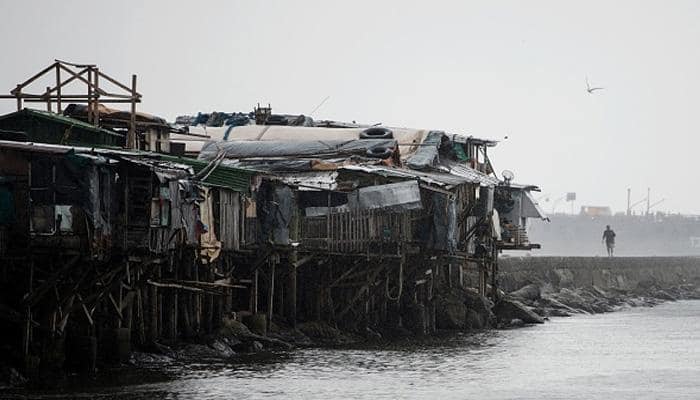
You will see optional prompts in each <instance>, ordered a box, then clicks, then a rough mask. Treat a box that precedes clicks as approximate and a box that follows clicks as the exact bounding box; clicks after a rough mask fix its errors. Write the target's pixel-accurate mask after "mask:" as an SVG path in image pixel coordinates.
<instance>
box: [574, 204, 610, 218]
mask: <svg viewBox="0 0 700 400" xmlns="http://www.w3.org/2000/svg"><path fill="white" fill-rule="evenodd" d="M581 215H585V216H588V217H610V216H611V215H612V210H611V209H610V207H601V206H581Z"/></svg>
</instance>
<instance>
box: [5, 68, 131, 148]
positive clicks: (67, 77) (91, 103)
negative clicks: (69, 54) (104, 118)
mask: <svg viewBox="0 0 700 400" xmlns="http://www.w3.org/2000/svg"><path fill="white" fill-rule="evenodd" d="M51 75H54V76H55V82H56V83H55V85H54V86H53V87H52V86H47V87H46V88H45V90H44V91H43V92H41V93H30V92H28V91H27V90H28V88H29V87H30V86H31V85H32V84H33V83H34V82H36V81H37V80H38V79H40V78H42V77H45V76H51ZM101 80H102V81H103V82H104V81H106V82H109V83H111V84H112V85H114V86H115V87H117V88H118V89H119V91H121V93H110V92H107V91H106V90H104V89H103V88H101V87H100V81H101ZM76 81H77V82H80V83H82V84H84V85H85V87H86V93H85V94H64V93H63V89H64V88H65V87H66V86H67V85H68V84H69V83H72V82H76ZM141 97H142V95H141V93H139V92H138V91H137V90H136V75H132V76H131V85H130V86H129V85H127V84H124V83H121V82H119V81H118V80H116V79H114V78H113V77H111V76H109V75H107V74H106V73H104V72H103V71H101V70H100V69H99V68H98V67H97V65H95V64H77V63H71V62H67V61H61V60H54V62H53V63H52V64H51V65H49V66H47V67H46V68H44V69H42V70H41V71H39V72H37V73H36V74H34V75H32V76H31V77H30V78H28V79H27V80H25V81H24V82H22V83H19V84H17V86H16V87H15V88H14V89H12V90H10V94H9V95H0V99H15V100H16V101H17V111H21V110H22V108H23V103H24V102H27V103H46V109H47V111H49V112H53V105H54V104H55V105H56V112H57V113H59V114H60V113H61V112H63V104H64V103H66V102H72V103H81V104H87V109H88V123H91V124H93V125H95V126H96V127H98V126H99V124H100V110H99V104H100V103H127V104H130V105H131V119H130V124H129V133H128V136H127V140H126V146H127V148H135V147H136V103H140V102H141Z"/></svg>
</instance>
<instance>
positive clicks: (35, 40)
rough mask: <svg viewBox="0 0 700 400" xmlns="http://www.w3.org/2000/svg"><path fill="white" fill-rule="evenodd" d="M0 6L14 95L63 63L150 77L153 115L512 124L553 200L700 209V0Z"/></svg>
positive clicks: (470, 130)
mask: <svg viewBox="0 0 700 400" xmlns="http://www.w3.org/2000/svg"><path fill="white" fill-rule="evenodd" d="M0 4H1V6H0V10H1V11H2V24H0V38H2V39H0V44H1V48H0V50H2V55H3V60H2V62H0V90H1V91H2V92H3V93H9V90H10V89H11V88H13V87H14V86H15V85H16V84H17V83H19V82H21V81H23V80H24V79H26V78H28V77H29V76H30V75H31V74H33V73H34V72H37V71H38V70H39V69H41V68H43V67H44V66H46V65H48V64H49V63H51V62H53V60H54V58H59V59H64V60H70V61H74V62H84V63H96V64H98V65H99V67H100V68H101V69H102V70H103V71H105V72H107V73H108V74H111V75H112V76H114V77H116V78H118V79H122V80H123V81H125V82H126V81H129V79H130V76H131V74H132V73H135V74H137V75H138V77H139V89H140V92H141V93H142V94H143V95H144V97H143V103H142V104H141V105H140V106H139V107H140V108H139V109H140V110H142V111H146V112H151V113H154V114H158V115H161V116H163V117H166V118H167V119H169V120H172V119H174V117H175V116H176V115H178V114H183V113H196V112H197V111H211V110H221V111H237V110H241V111H249V110H251V109H252V107H253V105H254V104H256V103H257V102H261V103H268V102H269V103H271V104H272V107H273V110H274V111H277V112H285V113H306V114H308V113H309V112H310V111H311V110H312V109H313V108H314V107H315V106H316V105H317V104H318V103H319V102H320V101H321V100H322V99H323V98H324V97H326V96H330V99H329V100H328V101H327V102H326V103H325V104H324V105H323V107H321V108H320V109H319V110H318V111H317V112H316V113H315V114H314V115H313V116H314V117H315V118H330V119H340V120H357V121H358V122H367V123H377V122H383V123H384V124H388V125H395V126H409V127H421V128H431V129H444V130H448V131H450V132H454V133H466V134H472V135H474V136H479V137H489V138H493V139H503V138H504V136H506V135H507V136H508V137H509V138H508V139H507V140H505V141H504V142H503V143H501V144H500V145H499V146H498V147H496V148H495V149H494V150H493V152H492V155H493V159H494V162H495V165H496V168H497V169H498V171H499V173H500V171H501V170H503V169H511V170H513V171H514V172H515V175H516V180H517V181H520V182H524V183H534V184H538V185H540V186H541V187H542V189H543V192H542V193H543V194H547V195H548V196H549V198H550V199H551V201H549V202H545V201H544V198H543V200H542V205H543V207H544V208H545V210H546V211H548V212H549V211H551V209H552V203H553V201H554V200H556V199H557V198H559V197H561V196H562V195H563V194H564V193H565V192H567V191H573V192H577V194H578V201H577V202H576V207H577V208H578V206H579V205H581V204H586V205H610V206H612V207H613V208H614V209H615V210H623V209H624V208H625V207H626V201H627V200H626V196H627V195H626V189H627V187H631V188H632V197H633V198H634V199H635V200H636V199H641V198H642V197H644V196H645V195H646V188H647V187H651V189H652V202H653V201H655V200H659V199H661V198H667V200H666V201H665V202H663V203H661V204H660V205H659V206H658V209H660V210H670V211H674V212H675V211H681V212H686V213H698V214H700V203H698V198H699V197H700V196H699V195H700V189H699V188H698V187H699V186H698V182H697V178H696V172H695V168H696V167H697V166H698V165H700V155H699V154H698V149H699V148H700V146H699V145H700V138H698V135H697V132H698V130H699V128H700V112H699V111H698V109H699V107H700V23H699V22H698V21H700V2H697V1H579V2H573V1H499V2H495V1H483V2H469V1H454V2H442V1H435V0H433V1H423V2H410V1H395V2H379V1H342V2H341V1H337V2H336V1H313V2H312V1H245V2H244V1H220V2H213V1H212V2H209V1H197V2H187V3H185V2H178V1H121V2H120V1H110V2H106V3H105V2H94V1H44V2H39V1H29V0H22V1H16V0H0ZM586 76H588V78H589V80H590V81H591V83H593V84H595V85H599V86H604V87H605V90H602V91H598V92H596V93H595V94H594V95H590V94H588V93H587V92H586V90H585V89H586V84H585V79H586ZM45 86H46V85H44V87H45ZM14 107H15V103H14V101H12V100H5V101H0V112H9V111H12V110H13V109H14ZM638 209H640V210H641V208H638ZM558 210H559V211H564V210H570V208H569V205H567V204H564V203H563V202H560V203H559V206H558Z"/></svg>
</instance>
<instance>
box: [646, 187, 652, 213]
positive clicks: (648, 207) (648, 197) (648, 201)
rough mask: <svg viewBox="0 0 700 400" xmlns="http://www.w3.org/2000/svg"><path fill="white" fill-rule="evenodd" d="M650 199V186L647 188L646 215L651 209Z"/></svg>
mask: <svg viewBox="0 0 700 400" xmlns="http://www.w3.org/2000/svg"><path fill="white" fill-rule="evenodd" d="M650 199H651V188H647V215H649V210H650V209H651V206H650V204H651V202H650Z"/></svg>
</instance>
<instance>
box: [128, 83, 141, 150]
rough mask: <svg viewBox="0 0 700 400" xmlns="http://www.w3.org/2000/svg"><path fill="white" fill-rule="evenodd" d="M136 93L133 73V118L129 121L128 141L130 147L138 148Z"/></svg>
mask: <svg viewBox="0 0 700 400" xmlns="http://www.w3.org/2000/svg"><path fill="white" fill-rule="evenodd" d="M136 95H137V93H136V75H131V120H130V121H129V134H128V136H127V143H126V147H127V148H128V149H138V140H137V139H136Z"/></svg>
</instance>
